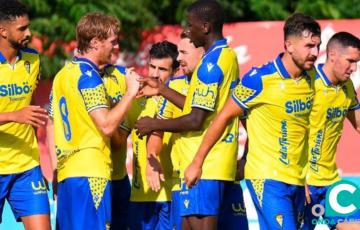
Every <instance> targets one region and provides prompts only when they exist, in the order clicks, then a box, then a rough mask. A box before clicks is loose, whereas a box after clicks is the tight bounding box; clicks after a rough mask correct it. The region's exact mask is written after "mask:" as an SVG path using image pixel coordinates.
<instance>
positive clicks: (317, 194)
mask: <svg viewBox="0 0 360 230" xmlns="http://www.w3.org/2000/svg"><path fill="white" fill-rule="evenodd" d="M329 188H330V186H312V185H309V190H310V193H311V194H310V198H311V203H310V204H307V205H306V206H305V214H304V224H303V226H302V228H301V229H314V228H315V226H316V221H317V220H318V217H315V216H314V215H313V213H312V211H311V210H312V208H313V206H314V205H316V204H321V205H322V206H323V207H324V208H325V206H326V192H327V190H328V189H329ZM325 209H326V208H325ZM322 217H323V220H324V222H323V223H326V224H327V225H328V226H329V228H330V229H335V227H336V224H337V223H338V222H339V223H341V222H344V220H351V219H354V220H360V210H358V211H357V212H355V213H354V214H352V215H350V216H347V217H336V216H334V217H328V216H326V213H325V214H324V215H323V216H322ZM325 220H326V221H325Z"/></svg>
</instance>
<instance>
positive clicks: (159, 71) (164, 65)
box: [149, 57, 174, 82]
mask: <svg viewBox="0 0 360 230" xmlns="http://www.w3.org/2000/svg"><path fill="white" fill-rule="evenodd" d="M173 74H174V70H173V68H172V59H171V58H170V57H166V58H160V59H159V58H150V63H149V77H153V78H158V79H160V80H161V81H163V82H165V81H166V80H167V79H168V78H169V77H171V76H172V75H173Z"/></svg>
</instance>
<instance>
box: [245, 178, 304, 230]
mask: <svg viewBox="0 0 360 230" xmlns="http://www.w3.org/2000/svg"><path fill="white" fill-rule="evenodd" d="M246 186H247V187H248V189H249V192H250V195H251V198H252V201H253V202H254V205H255V209H256V212H257V215H258V219H259V225H260V229H287V230H293V229H294V230H295V229H298V228H299V227H300V224H301V222H302V220H303V212H304V202H305V190H304V186H299V185H291V184H286V183H284V182H280V181H276V180H267V179H266V180H265V179H256V180H246Z"/></svg>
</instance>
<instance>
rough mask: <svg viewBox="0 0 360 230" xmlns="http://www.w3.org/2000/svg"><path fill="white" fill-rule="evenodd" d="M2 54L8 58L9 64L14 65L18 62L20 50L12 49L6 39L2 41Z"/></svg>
mask: <svg viewBox="0 0 360 230" xmlns="http://www.w3.org/2000/svg"><path fill="white" fill-rule="evenodd" d="M0 52H1V54H2V55H3V56H4V58H6V60H7V62H8V63H10V64H14V63H15V62H16V58H17V54H18V52H19V50H18V49H15V48H13V47H11V46H10V45H9V44H8V43H7V42H6V41H5V40H4V39H1V40H0Z"/></svg>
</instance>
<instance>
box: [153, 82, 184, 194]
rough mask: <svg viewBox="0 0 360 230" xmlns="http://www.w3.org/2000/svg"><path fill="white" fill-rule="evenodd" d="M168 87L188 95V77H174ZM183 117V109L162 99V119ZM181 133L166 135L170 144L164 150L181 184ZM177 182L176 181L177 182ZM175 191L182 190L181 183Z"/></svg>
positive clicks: (160, 110)
mask: <svg viewBox="0 0 360 230" xmlns="http://www.w3.org/2000/svg"><path fill="white" fill-rule="evenodd" d="M167 85H168V87H169V88H171V89H173V90H175V91H177V92H179V93H181V94H183V95H186V94H187V92H188V90H189V79H188V77H187V76H180V77H173V78H171V79H170V80H169V81H168V84H167ZM181 115H182V109H180V108H178V107H176V106H175V105H174V104H173V103H171V102H169V101H168V100H167V99H166V98H164V97H160V100H159V103H158V114H157V116H158V117H159V118H162V119H172V118H178V117H180V116H181ZM179 137H180V134H179V133H169V132H165V133H164V140H165V143H166V142H167V141H166V140H167V139H169V141H168V142H169V143H168V144H167V145H166V148H164V149H163V150H162V152H164V154H169V153H170V155H171V162H172V165H173V178H174V180H177V181H178V182H179V170H180V164H181V163H180V159H181V157H180V156H181V152H180V149H179V141H178V140H179ZM175 182H176V181H175ZM173 190H180V183H175V186H174V188H173Z"/></svg>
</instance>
